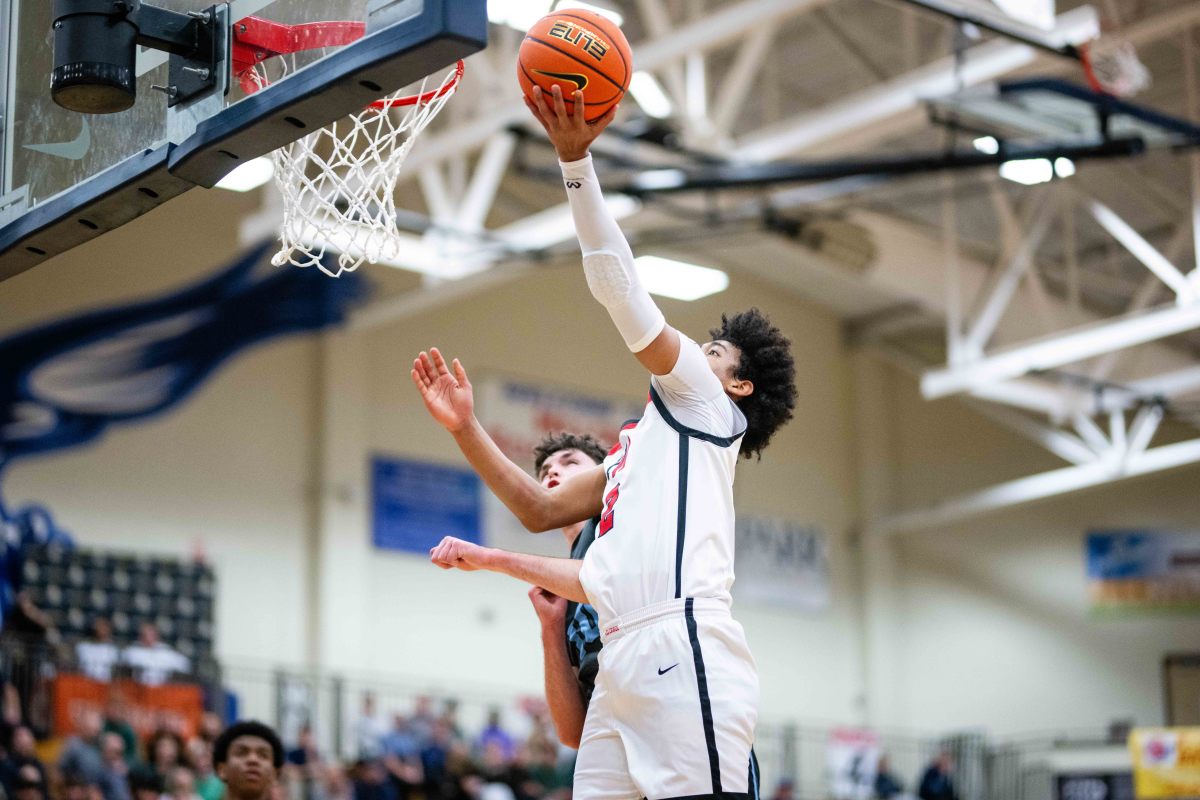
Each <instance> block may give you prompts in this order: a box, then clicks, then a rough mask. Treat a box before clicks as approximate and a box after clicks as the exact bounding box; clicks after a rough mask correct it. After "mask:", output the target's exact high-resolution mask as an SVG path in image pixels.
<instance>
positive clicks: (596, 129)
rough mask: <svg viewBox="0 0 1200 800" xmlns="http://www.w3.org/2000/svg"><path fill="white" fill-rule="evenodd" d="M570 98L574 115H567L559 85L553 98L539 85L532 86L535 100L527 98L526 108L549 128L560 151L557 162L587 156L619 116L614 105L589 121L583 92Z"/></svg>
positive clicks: (577, 92)
mask: <svg viewBox="0 0 1200 800" xmlns="http://www.w3.org/2000/svg"><path fill="white" fill-rule="evenodd" d="M571 99H572V101H573V102H574V103H575V112H574V113H573V114H568V113H567V104H566V103H564V102H563V95H562V89H560V88H559V87H558V85H557V84H555V85H554V88H552V89H551V90H550V97H547V96H546V93H545V92H543V91H542V87H540V86H534V87H533V99H530V98H529V97H528V96H526V97H525V105H526V106H527V107H528V108H529V111H530V112H531V113H532V114H533V116H534V117H536V118H537V121H538V122H540V123H542V127H543V128H545V129H546V135H547V136H549V137H550V142H551V143H552V144H553V145H554V149H555V150H557V151H558V160H559V161H563V162H567V161H578V160H579V159H581V158H583V157H584V156H586V155H587V152H588V147H590V146H591V144H592V142H594V141H596V137H597V136H599V135H600V133H601V132H602V131H603V130H604V129H605V128H607V127H608V124H609V123H610V122H612V121H613V119H614V118H615V117H616V116H617V108H618V106H613V107H612V108H610V109H609V110H608V112H607V113H606V114H605V115H604V116H603V117H601V118H600V119H598V120H596V121H595V122H588V121H587V119H585V117H584V113H585V111H586V109H585V108H584V105H583V92H580V91H576V92H575V94H574V95H573V96H572V98H571Z"/></svg>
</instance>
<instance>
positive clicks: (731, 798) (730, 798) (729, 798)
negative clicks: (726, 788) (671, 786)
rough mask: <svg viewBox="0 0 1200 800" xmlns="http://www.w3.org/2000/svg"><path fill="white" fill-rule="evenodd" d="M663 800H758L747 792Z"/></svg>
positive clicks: (688, 795) (698, 795)
mask: <svg viewBox="0 0 1200 800" xmlns="http://www.w3.org/2000/svg"><path fill="white" fill-rule="evenodd" d="M663 800H756V798H755V797H754V796H753V795H751V794H749V793H747V792H721V793H720V794H716V793H715V792H714V793H713V794H686V795H680V796H679V797H664V798H663Z"/></svg>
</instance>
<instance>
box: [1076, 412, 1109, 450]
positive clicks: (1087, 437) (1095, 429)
mask: <svg viewBox="0 0 1200 800" xmlns="http://www.w3.org/2000/svg"><path fill="white" fill-rule="evenodd" d="M1074 425H1075V430H1076V431H1077V432H1078V433H1079V435H1080V436H1081V437H1082V438H1083V441H1085V442H1087V445H1088V447H1090V448H1092V452H1094V453H1095V454H1096V455H1097V456H1103V455H1105V454H1107V453H1108V452H1109V451H1110V450H1112V442H1110V441H1109V439H1108V437H1107V436H1105V435H1104V431H1102V430H1100V426H1099V425H1097V424H1096V423H1095V422H1093V421H1092V418H1091V417H1087V416H1084V415H1083V414H1076V415H1075V419H1074Z"/></svg>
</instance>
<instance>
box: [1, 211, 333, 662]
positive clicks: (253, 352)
mask: <svg viewBox="0 0 1200 800" xmlns="http://www.w3.org/2000/svg"><path fill="white" fill-rule="evenodd" d="M221 200H222V202H221V203H220V204H218V203H214V202H213V201H212V199H211V196H210V197H209V198H206V197H205V196H204V194H202V193H200V192H192V193H189V194H187V195H184V196H183V197H181V198H179V199H178V200H176V201H174V202H172V203H170V204H167V205H165V206H163V207H161V208H159V209H157V210H155V211H153V212H151V213H150V214H147V215H146V216H145V217H143V218H141V219H139V220H137V221H136V222H135V223H133V224H131V225H128V226H126V227H125V228H122V229H120V230H118V231H115V232H113V233H111V234H109V235H107V236H104V237H102V238H100V239H97V240H94V241H93V242H91V243H89V244H87V245H85V246H83V247H80V248H78V249H76V250H74V251H72V252H71V253H68V254H66V255H64V256H62V257H59V258H57V259H55V260H54V261H53V262H51V263H48V264H46V265H44V266H42V267H40V268H38V269H35V270H31V271H29V272H26V273H23V274H21V275H19V276H17V277H15V278H13V279H10V280H8V281H5V282H4V283H3V284H0V336H4V335H7V334H8V333H10V332H14V331H17V330H23V329H26V328H28V327H31V326H34V325H37V324H40V323H45V322H49V321H51V320H54V319H57V318H60V317H63V316H69V315H71V314H73V313H78V312H81V311H84V310H86V309H90V308H97V307H104V306H106V305H113V304H118V303H121V302H128V301H130V300H133V299H136V298H140V297H152V296H156V295H159V294H162V293H164V292H167V291H170V290H172V289H176V288H178V287H180V286H182V285H185V284H187V283H189V282H191V281H194V280H198V279H200V278H202V277H206V276H209V275H211V274H212V273H213V272H214V271H216V269H217V268H218V267H221V266H223V265H226V264H228V263H229V262H231V261H232V260H233V258H234V257H235V256H236V255H237V254H238V253H239V252H240V248H239V246H238V244H237V236H236V231H237V223H238V213H239V211H241V210H242V209H248V208H251V207H252V206H253V204H252V203H250V202H248V198H247V197H246V196H245V195H235V194H230V193H226V192H222V193H221ZM315 347H316V345H315V343H314V341H313V340H312V339H303V338H291V339H285V340H279V341H275V342H271V343H268V344H266V345H263V346H260V347H253V348H250V349H248V350H245V351H242V352H241V353H240V354H239V355H238V356H237V357H236V358H234V359H231V360H230V361H228V362H227V363H226V364H225V365H224V366H223V367H222V368H220V369H219V370H218V371H217V373H216V374H215V376H214V377H213V378H212V379H210V380H209V381H207V382H205V383H204V384H203V385H202V386H201V387H200V388H199V389H198V390H197V391H196V393H195V394H194V395H193V396H192V397H191V398H190V399H189V400H188V401H187V402H186V403H185V404H183V405H182V406H181V407H179V408H178V409H177V410H176V411H174V412H170V413H167V414H165V415H163V416H161V417H157V418H154V419H152V420H149V421H147V422H145V423H143V424H134V425H120V426H114V427H112V428H110V429H109V430H108V432H107V433H106V434H105V435H104V436H103V438H102V439H101V440H100V441H98V442H96V443H94V444H92V445H90V446H88V447H85V448H83V449H79V450H73V451H69V452H67V453H65V454H61V455H58V454H55V455H50V456H44V457H38V458H34V459H28V460H22V461H18V462H16V464H15V465H14V466H12V467H11V468H9V470H8V471H7V472H6V474H5V476H4V483H3V491H4V497H5V500H6V502H7V503H8V504H9V505H10V506H12V507H19V506H21V505H23V504H24V503H26V502H31V501H36V502H40V503H43V504H44V505H46V506H47V507H49V508H50V509H51V511H52V512H53V513H54V515H55V518H56V519H57V520H58V522H59V523H60V524H61V525H62V526H63V527H65V528H66V529H67V530H69V531H70V532H71V533H72V534H73V535H74V536H75V538H76V540H77V541H78V542H80V543H81V544H83V545H94V546H102V547H113V548H120V549H125V550H137V551H143V552H155V553H163V554H172V555H177V556H185V555H188V554H190V553H191V552H192V550H193V548H194V546H195V544H196V543H197V542H203V546H204V549H205V551H206V553H207V557H208V558H209V559H210V561H211V562H212V563H213V564H214V565H215V567H216V570H217V575H218V596H217V605H216V632H217V640H216V650H217V653H218V655H219V656H221V657H224V658H238V659H258V660H270V661H273V660H276V659H282V660H288V661H297V660H299V659H301V658H302V657H303V653H304V642H303V635H304V627H303V622H302V621H303V619H304V615H305V613H306V609H307V602H308V601H307V599H306V596H305V591H304V570H305V548H304V537H305V531H306V526H307V525H308V516H309V515H310V514H311V508H310V505H311V504H310V502H309V500H308V498H309V494H310V493H309V491H308V488H309V487H308V483H309V474H310V470H311V461H312V457H313V443H312V437H311V436H310V431H311V430H312V427H313V424H314V416H313V415H314V403H313V398H312V385H313V380H314V377H315V376H314V372H313V369H314V362H313V354H314V352H315Z"/></svg>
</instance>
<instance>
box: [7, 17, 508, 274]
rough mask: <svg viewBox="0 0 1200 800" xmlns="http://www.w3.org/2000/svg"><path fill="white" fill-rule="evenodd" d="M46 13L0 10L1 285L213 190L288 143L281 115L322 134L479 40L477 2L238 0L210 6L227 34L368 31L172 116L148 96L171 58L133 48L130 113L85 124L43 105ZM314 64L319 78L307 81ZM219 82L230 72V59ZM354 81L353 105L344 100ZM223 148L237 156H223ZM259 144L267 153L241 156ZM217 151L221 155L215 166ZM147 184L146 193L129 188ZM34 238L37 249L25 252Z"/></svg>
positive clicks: (162, 99)
mask: <svg viewBox="0 0 1200 800" xmlns="http://www.w3.org/2000/svg"><path fill="white" fill-rule="evenodd" d="M149 1H150V2H151V4H152V5H154V6H158V7H161V8H165V9H168V10H171V11H175V12H181V13H185V12H195V11H203V10H205V9H207V8H208V7H209V5H210V4H208V3H206V2H205V0H149ZM226 6H227V9H228V10H227V11H226ZM52 7H53V4H52V3H50V2H47V0H0V15H2V17H0V20H2V21H3V22H4V23H5V24H4V25H3V29H4V31H5V34H6V36H7V41H6V42H5V48H4V56H3V64H0V83H2V85H3V88H4V93H3V95H0V116H2V120H3V125H2V133H0V146H2V150H3V153H2V156H3V158H2V160H0V280H3V279H4V278H6V277H9V276H10V275H12V274H16V273H17V272H19V271H21V270H22V269H24V268H28V267H29V266H32V263H30V262H33V263H36V262H37V261H38V260H41V259H45V258H49V257H51V256H53V255H54V254H55V253H56V252H61V251H62V249H65V248H63V247H62V245H64V244H66V245H70V246H73V245H74V244H78V243H79V241H80V240H86V239H87V238H91V236H93V235H99V234H100V233H102V232H103V230H105V229H109V228H111V227H114V226H115V225H117V224H123V222H125V221H128V219H132V218H133V217H135V216H137V215H138V214H140V213H144V211H146V210H149V208H152V207H153V206H154V205H157V201H165V200H166V199H169V198H170V197H172V196H175V195H177V194H179V193H180V192H182V191H184V190H186V189H187V188H190V186H191V185H205V186H211V185H212V184H213V183H215V182H216V179H219V177H220V174H222V173H223V172H228V171H231V170H232V169H233V168H234V167H235V166H237V163H238V162H239V161H244V160H245V159H246V158H253V157H257V156H259V155H264V154H265V152H269V151H270V150H272V149H274V148H275V147H277V146H280V145H281V144H285V143H286V140H285V141H280V137H281V136H285V137H290V138H297V137H298V136H299V135H302V134H303V132H304V131H303V130H297V129H295V128H293V130H294V133H289V132H286V131H281V130H280V129H279V126H278V124H276V123H277V120H276V119H275V117H277V116H278V115H277V114H275V112H276V111H277V110H279V109H283V108H284V107H297V108H301V109H303V111H304V119H305V121H306V122H309V123H311V124H315V125H317V126H320V125H324V124H327V123H328V122H331V121H332V120H333V119H337V118H339V117H340V116H343V115H345V114H346V113H349V111H351V110H355V108H356V105H355V104H356V103H361V102H362V95H363V92H364V90H363V89H362V88H361V86H364V85H365V86H382V89H383V91H379V92H378V93H376V96H379V95H382V94H386V93H387V92H390V91H394V90H396V89H399V88H400V87H401V86H403V85H406V84H408V83H410V82H412V81H415V80H419V79H420V78H422V77H424V76H425V75H426V74H429V73H432V72H434V71H436V70H439V69H441V68H443V67H445V66H447V65H449V64H451V63H453V62H454V61H455V60H456V59H458V58H462V57H465V56H466V55H469V54H470V53H472V52H475V51H476V50H479V49H481V48H482V47H484V46H485V45H486V36H487V15H486V2H485V0H235V2H233V3H229V4H220V5H218V6H216V8H218V9H220V10H221V11H222V12H224V13H226V14H227V16H226V17H225V19H228V20H229V21H230V23H233V24H236V22H237V21H238V20H241V19H243V18H245V17H248V16H254V17H260V18H263V19H267V20H271V21H275V22H280V23H285V24H289V25H294V24H299V23H309V22H322V21H330V20H352V21H362V22H364V23H366V30H367V34H366V35H365V36H364V37H363V38H362V39H360V40H359V41H357V42H355V43H353V44H351V45H347V46H346V47H343V48H336V49H331V50H330V51H322V50H314V51H312V52H311V53H306V54H301V55H300V56H299V57H298V59H297V65H298V66H299V67H301V69H299V71H297V72H295V73H293V74H291V75H289V76H288V77H287V78H286V79H284V80H283V81H281V82H280V84H279V85H277V86H272V87H270V91H263V92H259V93H257V94H255V95H254V96H253V97H252V98H248V96H247V94H246V93H245V92H244V91H243V90H242V88H241V87H240V86H239V83H238V81H237V80H236V79H234V80H229V81H227V84H228V92H227V93H225V94H222V93H220V92H218V93H216V94H214V95H212V96H210V97H207V98H204V99H201V100H197V101H194V102H192V103H188V104H182V105H177V106H176V107H175V108H173V109H170V110H169V109H168V103H167V96H166V94H165V93H164V92H163V91H162V90H161V89H155V88H154V87H164V86H166V85H167V84H168V83H169V81H168V65H167V61H168V55H167V53H165V52H161V51H157V50H152V49H148V48H145V47H140V46H139V48H138V53H137V62H136V64H137V67H136V72H137V79H136V82H137V100H136V102H135V104H134V105H133V107H132V108H130V109H128V110H127V111H123V112H120V113H115V114H80V113H77V112H74V111H70V110H67V109H64V108H61V107H59V106H58V105H57V104H55V102H54V100H53V99H52V98H51V94H50V73H51V70H52V69H53V65H54V37H53V31H52V25H53V11H52ZM372 15H377V16H375V17H374V18H372ZM372 19H374V21H372ZM231 38H232V37H231ZM318 60H320V61H321V66H319V67H317V68H314V69H307V68H306V67H311V66H312V65H313V64H314V63H315V62H316V61H318ZM222 70H224V71H225V72H226V73H227V72H228V70H229V62H228V60H227V61H225V63H224V64H223V65H222ZM360 78H361V80H360ZM368 78H369V79H368ZM351 80H352V81H353V82H352V83H351V89H353V90H356V91H357V94H358V95H360V97H359V98H354V97H351V96H349V95H346V93H345V91H344V90H345V84H347V83H348V82H350V81H351ZM397 81H399V83H397ZM285 84H292V85H290V86H288V85H285ZM371 99H374V97H370V98H367V102H369V101H370V100H371ZM242 106H244V107H242ZM357 107H361V106H357ZM294 116H295V115H294V114H293V118H294ZM319 117H327V118H325V119H318V118H319ZM311 124H310V128H311ZM285 127H292V126H285ZM222 141H224V142H234V144H226V145H224V146H220V147H219V144H220V143H221V142H222ZM268 144H270V145H273V146H270V147H268V149H266V150H264V151H262V152H250V151H251V150H254V149H258V148H261V147H267V145H268ZM218 149H221V150H222V152H225V153H226V155H220V156H214V155H213V154H214V153H215V152H216V151H217V150H218ZM231 153H232V154H234V155H236V156H237V157H236V158H234V157H233V155H230V154H231ZM142 178H145V179H146V180H148V181H151V183H152V185H147V186H136V187H135V186H134V184H136V183H138V182H139V180H140V179H142ZM139 190H140V191H139ZM123 191H128V192H137V193H138V194H136V195H135V194H130V200H129V201H126V202H122V201H121V200H120V198H118V199H117V200H116V201H114V200H113V199H112V197H113V196H114V195H120V194H121V193H122V192H123ZM105 198H109V200H108V204H109V205H111V204H112V203H113V202H117V203H118V204H119V205H120V206H122V207H118V208H108V209H103V208H101V209H100V210H98V211H96V213H93V214H91V215H90V216H89V217H87V218H85V219H82V221H76V222H75V223H73V225H74V227H71V226H68V227H67V229H64V230H59V231H57V235H50V234H52V233H55V232H54V228H55V226H56V225H57V222H58V219H59V218H60V217H64V216H70V215H71V213H72V212H77V211H80V210H82V209H83V208H84V207H87V206H94V205H96V204H99V205H101V206H103V205H104V201H105ZM139 205H140V206H145V207H144V208H139V207H138V206H139ZM33 212H40V213H33ZM126 217H127V218H128V219H126ZM17 223H21V224H19V225H18V224H17ZM91 226H95V228H92V227H91ZM39 231H41V232H42V236H41V238H40V239H38V240H37V241H33V240H31V238H30V237H31V235H32V234H35V233H37V232H39ZM34 238H37V237H34ZM37 251H41V252H37Z"/></svg>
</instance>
